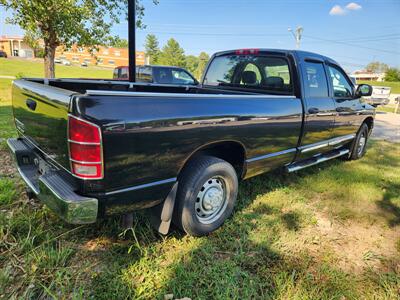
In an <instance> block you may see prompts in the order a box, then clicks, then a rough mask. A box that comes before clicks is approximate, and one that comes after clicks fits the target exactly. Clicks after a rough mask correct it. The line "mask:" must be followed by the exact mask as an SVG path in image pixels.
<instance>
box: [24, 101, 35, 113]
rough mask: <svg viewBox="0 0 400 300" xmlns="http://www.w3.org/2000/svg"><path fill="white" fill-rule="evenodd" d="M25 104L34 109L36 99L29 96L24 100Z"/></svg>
mask: <svg viewBox="0 0 400 300" xmlns="http://www.w3.org/2000/svg"><path fill="white" fill-rule="evenodd" d="M25 103H26V106H27V107H28V108H29V109H30V110H35V109H36V101H35V100H32V99H30V98H28V99H26V101H25Z"/></svg>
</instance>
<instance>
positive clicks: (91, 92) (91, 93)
mask: <svg viewBox="0 0 400 300" xmlns="http://www.w3.org/2000/svg"><path fill="white" fill-rule="evenodd" d="M86 94H87V95H88V96H134V97H171V98H187V97H190V98H246V97H248V98H255V99H265V98H288V99H296V97H295V96H285V95H268V94H242V95H236V94H183V93H151V92H123V91H107V90H87V91H86Z"/></svg>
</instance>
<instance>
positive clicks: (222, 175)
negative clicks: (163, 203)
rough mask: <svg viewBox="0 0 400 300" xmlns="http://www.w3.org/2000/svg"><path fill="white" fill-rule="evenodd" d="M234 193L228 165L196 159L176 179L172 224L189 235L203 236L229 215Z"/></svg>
mask: <svg viewBox="0 0 400 300" xmlns="http://www.w3.org/2000/svg"><path fill="white" fill-rule="evenodd" d="M237 193H238V178H237V175H236V171H235V169H234V168H233V167H232V165H231V164H229V163H228V162H226V161H224V160H222V159H219V158H216V157H212V156H200V157H198V158H196V159H195V160H193V161H192V162H190V163H189V165H188V166H187V167H186V168H185V170H184V171H183V173H182V174H181V176H180V178H179V187H178V193H177V198H176V204H177V209H176V214H175V218H174V219H175V223H176V224H177V225H178V226H179V227H180V228H181V229H183V230H184V231H185V232H186V233H187V234H190V235H192V236H202V235H206V234H208V233H210V232H212V231H214V230H216V229H217V228H218V227H220V226H221V225H222V224H223V223H224V221H225V220H226V219H227V218H228V217H229V216H230V215H231V214H232V211H233V208H234V206H235V202H236V198H237Z"/></svg>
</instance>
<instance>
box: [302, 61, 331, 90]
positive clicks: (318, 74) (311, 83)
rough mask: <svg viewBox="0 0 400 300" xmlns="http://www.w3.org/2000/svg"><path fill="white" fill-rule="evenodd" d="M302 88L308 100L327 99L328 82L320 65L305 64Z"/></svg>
mask: <svg viewBox="0 0 400 300" xmlns="http://www.w3.org/2000/svg"><path fill="white" fill-rule="evenodd" d="M303 76H304V87H305V92H306V95H307V96H308V97H310V98H326V97H328V96H329V95H328V82H327V81H326V75H325V70H324V66H323V65H322V63H313V62H305V64H304V68H303Z"/></svg>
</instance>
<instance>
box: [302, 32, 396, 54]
mask: <svg viewBox="0 0 400 300" xmlns="http://www.w3.org/2000/svg"><path fill="white" fill-rule="evenodd" d="M304 37H306V38H309V39H313V40H318V41H324V42H329V43H335V44H341V45H346V46H350V47H357V48H362V49H368V50H374V51H379V52H385V53H390V54H396V55H400V53H399V52H395V51H389V50H384V49H377V48H371V47H366V46H362V45H355V44H351V43H347V42H343V41H334V40H328V39H324V38H319V37H313V36H309V35H304Z"/></svg>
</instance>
